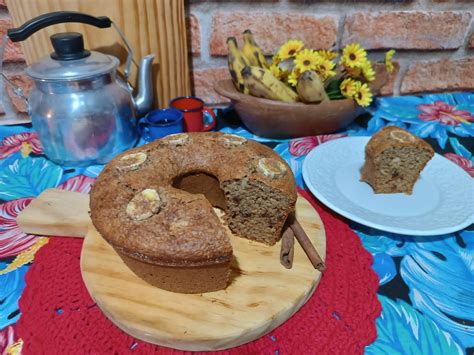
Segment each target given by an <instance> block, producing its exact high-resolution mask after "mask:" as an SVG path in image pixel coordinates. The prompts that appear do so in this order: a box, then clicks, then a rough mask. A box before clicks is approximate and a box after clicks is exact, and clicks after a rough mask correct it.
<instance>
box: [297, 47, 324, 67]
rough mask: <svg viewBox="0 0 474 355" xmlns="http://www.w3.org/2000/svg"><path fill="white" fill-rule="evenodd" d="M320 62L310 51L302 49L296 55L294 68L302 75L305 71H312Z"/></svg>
mask: <svg viewBox="0 0 474 355" xmlns="http://www.w3.org/2000/svg"><path fill="white" fill-rule="evenodd" d="M320 62H321V57H320V56H319V55H318V54H317V53H316V52H315V51H313V50H311V49H303V50H302V51H301V52H299V53H298V54H297V55H296V58H295V60H294V64H295V68H297V69H298V70H299V71H300V73H303V72H305V71H307V70H313V69H315V68H316V65H318V64H319V63H320Z"/></svg>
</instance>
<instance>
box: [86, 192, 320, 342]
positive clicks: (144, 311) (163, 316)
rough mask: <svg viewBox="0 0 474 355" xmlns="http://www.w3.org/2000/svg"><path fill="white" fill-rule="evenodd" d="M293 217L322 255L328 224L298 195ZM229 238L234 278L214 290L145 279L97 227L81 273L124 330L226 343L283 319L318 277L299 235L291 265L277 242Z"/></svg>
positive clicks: (151, 337)
mask: <svg viewBox="0 0 474 355" xmlns="http://www.w3.org/2000/svg"><path fill="white" fill-rule="evenodd" d="M296 216H297V219H298V221H299V222H300V224H301V225H302V226H303V228H304V229H305V231H306V233H307V234H308V236H309V237H310V238H311V240H312V242H313V244H314V245H315V247H316V249H317V250H318V252H319V254H320V255H321V257H322V258H323V259H325V256H326V236H325V232H324V226H323V224H322V222H321V219H320V218H319V215H318V213H317V212H316V211H315V210H314V208H313V207H312V206H311V205H310V204H309V202H307V201H306V200H305V199H304V198H303V197H301V196H300V197H298V201H297V204H296ZM229 234H230V235H231V233H230V232H229ZM231 242H232V246H233V248H234V260H233V261H232V266H231V267H232V274H231V282H230V284H229V286H228V287H227V288H226V289H225V290H221V291H217V292H209V293H203V294H180V293H173V292H169V291H165V290H161V289H159V288H156V287H153V286H151V285H149V284H147V283H146V282H145V281H143V280H142V279H140V278H139V277H138V276H136V275H135V274H134V273H133V272H132V271H131V270H130V269H129V268H128V267H127V266H126V265H125V264H124V263H123V261H122V259H121V258H120V257H119V256H118V255H117V253H116V252H115V251H114V249H113V248H112V247H111V246H110V245H109V244H108V243H107V242H106V241H105V240H104V239H103V238H102V237H101V236H100V235H99V234H98V232H97V231H96V230H95V229H90V230H89V232H88V233H87V236H86V239H85V241H84V246H83V249H82V255H81V271H82V276H83V278H84V282H85V284H86V286H87V289H88V291H89V293H90V294H91V296H92V298H93V299H94V300H95V301H96V302H97V305H98V306H99V307H100V308H101V310H102V311H103V312H104V313H105V315H106V316H107V317H108V318H109V319H110V320H111V321H112V322H113V323H115V325H117V326H118V327H119V328H120V329H122V330H123V331H125V332H126V333H128V334H130V335H132V336H134V337H136V338H138V339H141V340H144V341H147V342H150V343H154V344H158V345H162V346H167V347H170V348H175V349H180V350H194V351H203V350H222V349H227V348H230V347H234V346H238V345H241V344H244V343H247V342H250V341H252V340H255V339H257V338H259V337H261V336H262V335H264V334H266V333H268V332H270V331H272V330H273V329H275V328H276V327H277V326H279V325H280V324H282V323H283V322H285V321H286V320H287V319H288V318H290V317H291V316H292V315H293V314H294V313H295V312H296V311H298V309H300V308H301V306H303V305H304V304H305V302H306V301H307V300H308V299H309V297H310V296H311V295H312V294H313V292H314V290H315V289H316V286H317V285H318V283H319V280H320V278H321V273H320V272H319V271H317V270H315V269H314V268H313V266H312V265H311V263H310V261H309V259H308V258H307V256H306V254H305V253H304V251H303V249H302V248H301V247H300V245H299V244H298V242H297V241H295V254H294V262H293V268H292V269H289V270H288V269H285V268H284V267H283V266H282V265H281V264H280V242H279V243H277V244H276V245H274V246H272V247H269V246H265V245H263V244H259V243H256V242H252V241H249V240H247V239H243V238H239V237H236V236H233V235H231Z"/></svg>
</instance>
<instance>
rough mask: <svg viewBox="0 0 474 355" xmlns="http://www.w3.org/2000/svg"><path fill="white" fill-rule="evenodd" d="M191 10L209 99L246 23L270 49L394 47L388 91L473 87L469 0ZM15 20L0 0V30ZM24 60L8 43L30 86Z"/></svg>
mask: <svg viewBox="0 0 474 355" xmlns="http://www.w3.org/2000/svg"><path fill="white" fill-rule="evenodd" d="M173 1H174V0H173ZM187 11H188V14H187V23H188V28H189V42H190V52H191V55H192V71H193V75H192V81H193V86H194V92H195V94H196V95H198V96H200V97H202V98H203V99H204V100H205V101H206V102H208V103H214V104H217V103H222V102H224V101H225V100H224V99H223V98H222V97H220V96H219V95H217V94H216V93H215V92H214V90H213V88H212V87H213V83H214V82H215V81H216V80H220V79H222V78H228V77H229V74H228V71H227V59H226V53H227V49H226V45H225V40H226V38H227V37H228V36H236V37H237V38H238V40H240V39H241V33H242V32H243V31H244V30H245V29H247V28H249V29H251V30H252V31H253V32H254V35H255V38H256V40H257V42H258V43H259V45H260V46H261V47H262V48H263V50H264V51H265V52H266V53H267V54H271V53H273V52H274V51H275V50H276V49H277V48H278V47H279V45H281V44H282V43H283V42H285V41H286V40H288V39H292V38H298V39H302V40H304V42H305V43H306V45H307V46H308V47H312V48H315V49H323V48H324V49H333V50H338V49H340V48H341V47H342V46H344V45H345V44H347V43H350V42H354V41H355V42H359V43H361V45H362V46H363V47H364V48H366V49H368V50H369V51H370V54H369V56H370V57H371V58H374V59H382V58H383V56H384V53H385V51H386V50H387V49H390V48H394V49H396V50H397V54H396V56H395V60H396V70H395V71H394V73H393V75H392V77H391V78H390V81H389V82H388V84H387V85H386V86H385V87H384V88H383V90H382V94H384V95H392V94H393V95H400V94H402V95H403V94H413V93H419V92H428V91H429V92H438V91H446V90H448V91H461V90H474V56H473V54H474V20H473V16H474V1H471V0H451V1H449V0H411V1H409V0H405V1H403V0H392V1H390V0H378V1H375V0H366V1H357V0H346V1H340V0H280V1H278V0H261V1H255V0H247V1H245V0H240V1H222V0H221V1H218V0H214V1H209V0H208V1H203V0H188V1H187ZM10 27H12V24H11V20H10V17H9V14H8V9H7V7H6V6H5V2H4V0H0V36H3V35H4V33H5V31H6V29H8V28H10ZM25 66H26V65H25V62H24V57H23V54H22V52H21V48H20V46H19V45H18V44H11V43H9V45H8V47H7V48H6V49H5V63H4V68H3V69H4V72H5V74H6V75H7V77H8V78H10V80H12V81H14V82H15V83H17V84H19V85H21V86H22V87H24V88H25V91H28V89H29V87H31V82H30V81H29V80H28V79H27V78H26V77H25V75H24V74H23V69H24V68H25ZM3 90H4V91H2V89H0V96H1V97H2V102H3V104H2V107H0V114H4V115H7V116H11V115H13V116H15V115H16V117H20V118H21V117H22V112H24V111H25V107H24V104H23V102H22V101H21V100H19V99H17V98H13V100H11V99H10V98H9V97H11V96H13V95H12V93H11V90H10V88H9V87H6V90H5V89H3ZM2 102H0V103H2ZM23 117H24V114H23Z"/></svg>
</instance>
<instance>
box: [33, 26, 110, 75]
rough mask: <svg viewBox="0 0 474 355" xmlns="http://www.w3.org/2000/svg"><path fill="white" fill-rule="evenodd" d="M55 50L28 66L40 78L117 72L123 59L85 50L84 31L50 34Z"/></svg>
mask: <svg viewBox="0 0 474 355" xmlns="http://www.w3.org/2000/svg"><path fill="white" fill-rule="evenodd" d="M50 39H51V43H52V45H53V48H54V52H53V53H51V55H50V56H49V57H45V58H43V59H41V60H40V61H39V62H37V63H34V64H32V65H31V66H30V67H28V68H27V69H26V73H27V74H28V75H29V76H30V77H32V78H33V79H37V80H44V81H56V80H65V81H71V80H79V79H86V78H92V77H95V76H99V75H102V74H106V73H110V72H112V71H114V70H115V69H116V68H117V66H118V65H119V60H118V59H117V58H115V57H113V56H110V55H106V54H103V53H100V52H95V51H88V50H85V49H84V39H83V37H82V34H80V33H77V32H64V33H56V34H54V35H52V36H51V37H50Z"/></svg>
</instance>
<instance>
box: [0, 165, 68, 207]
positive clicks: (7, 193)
mask: <svg viewBox="0 0 474 355" xmlns="http://www.w3.org/2000/svg"><path fill="white" fill-rule="evenodd" d="M62 175H63V170H62V169H61V167H59V166H57V165H55V164H54V163H52V162H50V161H49V160H47V159H45V158H42V157H40V158H31V157H27V158H20V159H17V160H15V161H14V162H13V164H10V165H8V166H5V167H3V168H2V169H0V198H1V199H4V200H7V201H9V200H15V199H17V198H22V197H33V196H38V195H39V194H40V193H41V192H43V191H44V190H45V189H47V188H50V187H56V186H58V184H59V181H60V180H61V177H62ZM2 187H3V188H2Z"/></svg>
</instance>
